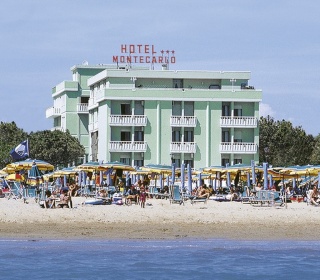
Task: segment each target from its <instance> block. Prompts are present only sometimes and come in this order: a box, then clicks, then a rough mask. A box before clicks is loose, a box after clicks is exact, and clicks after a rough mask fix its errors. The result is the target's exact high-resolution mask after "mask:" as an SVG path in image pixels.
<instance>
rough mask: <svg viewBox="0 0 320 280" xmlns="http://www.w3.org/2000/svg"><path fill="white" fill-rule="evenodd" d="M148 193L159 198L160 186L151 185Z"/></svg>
mask: <svg viewBox="0 0 320 280" xmlns="http://www.w3.org/2000/svg"><path fill="white" fill-rule="evenodd" d="M147 194H148V195H149V197H152V198H153V197H154V198H158V196H159V191H158V188H157V187H156V186H149V191H148V192H147Z"/></svg>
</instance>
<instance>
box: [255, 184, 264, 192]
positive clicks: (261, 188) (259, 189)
mask: <svg viewBox="0 0 320 280" xmlns="http://www.w3.org/2000/svg"><path fill="white" fill-rule="evenodd" d="M261 190H263V187H262V186H261V183H258V184H257V185H256V191H261Z"/></svg>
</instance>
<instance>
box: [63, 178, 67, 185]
mask: <svg viewBox="0 0 320 280" xmlns="http://www.w3.org/2000/svg"><path fill="white" fill-rule="evenodd" d="M63 186H64V187H66V186H67V175H63Z"/></svg>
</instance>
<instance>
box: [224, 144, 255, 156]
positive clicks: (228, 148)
mask: <svg viewBox="0 0 320 280" xmlns="http://www.w3.org/2000/svg"><path fill="white" fill-rule="evenodd" d="M257 150H258V145H257V144H255V143H234V142H223V143H220V153H225V154H233V153H235V154H255V153H257Z"/></svg>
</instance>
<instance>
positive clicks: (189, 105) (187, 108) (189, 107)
mask: <svg viewBox="0 0 320 280" xmlns="http://www.w3.org/2000/svg"><path fill="white" fill-rule="evenodd" d="M184 115H185V116H194V102H193V101H185V102H184Z"/></svg>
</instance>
